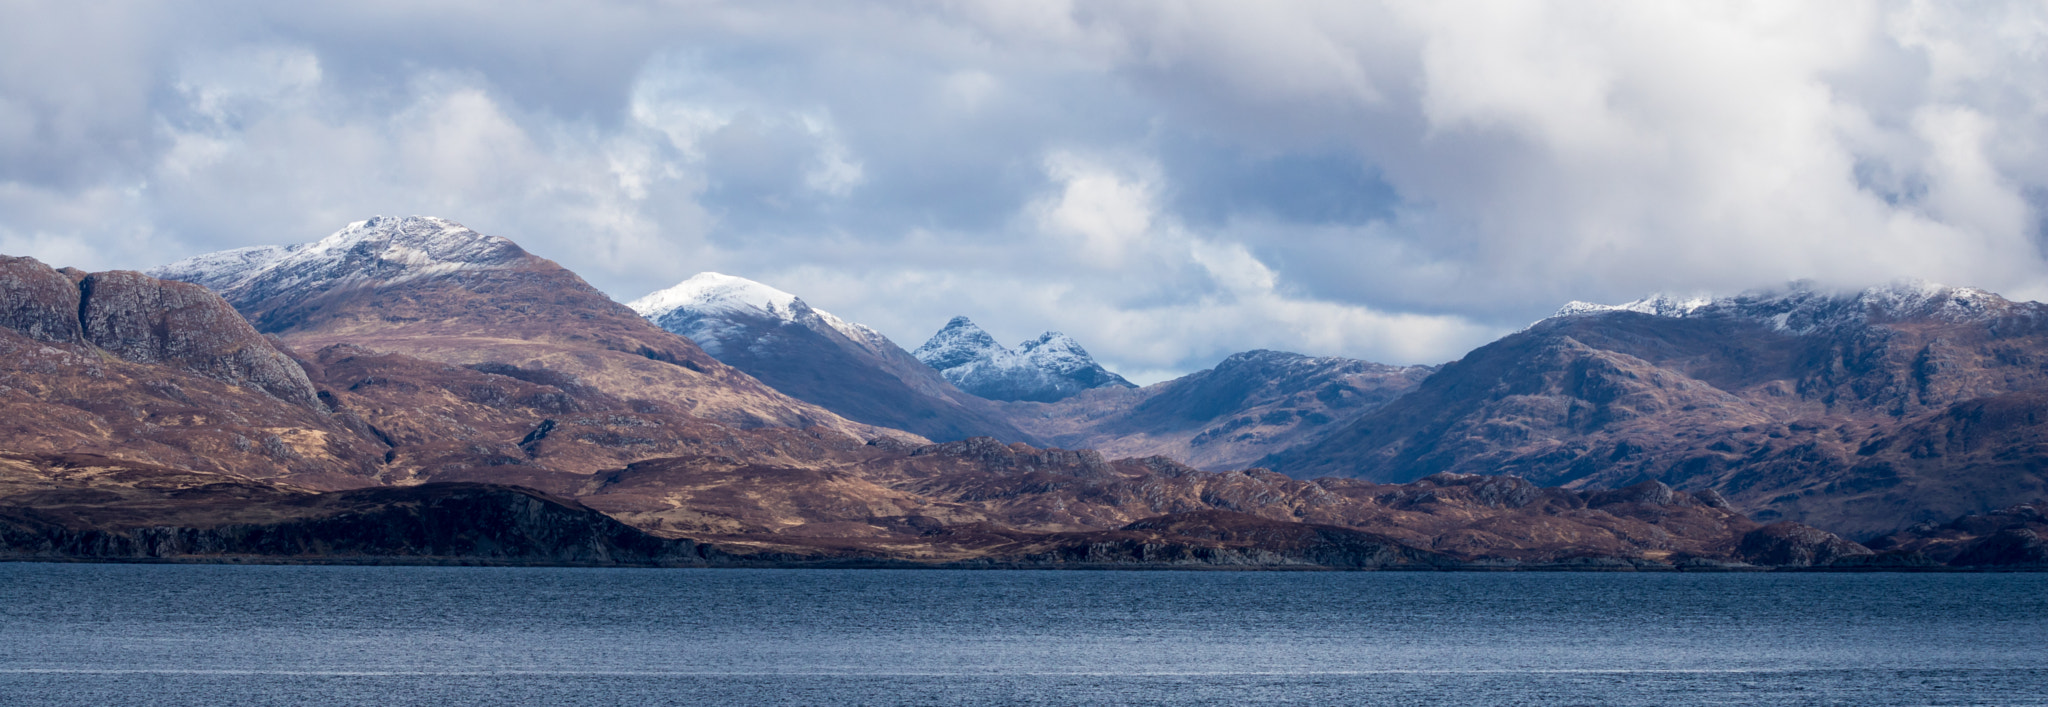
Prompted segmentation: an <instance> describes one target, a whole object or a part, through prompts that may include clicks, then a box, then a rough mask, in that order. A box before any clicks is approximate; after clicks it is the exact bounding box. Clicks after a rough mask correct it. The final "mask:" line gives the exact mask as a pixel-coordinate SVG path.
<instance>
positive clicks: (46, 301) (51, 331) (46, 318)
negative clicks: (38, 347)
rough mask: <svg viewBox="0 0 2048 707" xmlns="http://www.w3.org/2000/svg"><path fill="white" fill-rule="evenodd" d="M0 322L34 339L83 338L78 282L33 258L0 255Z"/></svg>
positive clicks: (68, 341)
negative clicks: (79, 312)
mask: <svg viewBox="0 0 2048 707" xmlns="http://www.w3.org/2000/svg"><path fill="white" fill-rule="evenodd" d="M0 326H4V327H6V328H8V329H12V330H14V331H16V332H19V333H21V335H23V336H26V337H28V338H31V339H35V340H37V341H46V342H50V343H58V344H71V343H78V342H80V341H83V340H84V338H85V333H84V332H83V331H82V330H81V329H80V327H79V323H78V285H77V284H76V283H74V282H72V281H71V278H69V277H66V276H65V275H64V274H63V273H60V272H57V271H56V270H53V269H51V268H50V266H48V265H44V264H43V263H42V262H41V261H39V260H36V259H35V258H17V257H13V256H0Z"/></svg>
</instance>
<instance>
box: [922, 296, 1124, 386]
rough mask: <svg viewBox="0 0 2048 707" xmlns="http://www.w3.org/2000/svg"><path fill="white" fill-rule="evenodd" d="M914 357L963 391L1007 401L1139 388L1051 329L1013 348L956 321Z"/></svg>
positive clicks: (959, 319) (970, 323) (964, 321)
mask: <svg viewBox="0 0 2048 707" xmlns="http://www.w3.org/2000/svg"><path fill="white" fill-rule="evenodd" d="M910 355H912V356H915V357H917V360H919V361H923V362H925V364H926V365H928V366H931V367H932V368H934V369H937V370H938V371H939V375H940V376H942V377H944V378H945V379H946V380H947V381H949V382H951V383H953V384H954V385H956V386H959V387H960V388H961V389H962V390H965V391H967V392H969V393H974V394H975V395H980V396H983V397H991V398H997V399H1004V400H1015V399H1032V400H1055V399H1058V398H1062V397H1066V396H1067V395H1071V394H1073V393H1076V392H1079V391H1081V390H1085V389H1088V388H1097V387H1103V386H1120V387H1135V386H1132V385H1131V384H1130V382H1129V381H1126V380H1124V379H1123V378H1122V377H1120V376H1118V375H1116V374H1115V373H1111V372H1109V371H1108V370H1106V369H1104V368H1102V366H1101V365H1099V364H1097V363H1096V362H1095V359H1094V358H1093V357H1091V356H1089V355H1088V351H1087V350H1086V349H1083V348H1081V344H1080V343H1079V342H1076V341H1074V339H1073V338H1072V337H1069V336H1067V335H1065V334H1061V333H1059V332H1056V331H1048V332H1046V333H1044V334H1040V335H1039V336H1038V337H1037V338H1034V339H1031V340H1028V341H1025V342H1023V343H1021V344H1018V345H1017V348H1015V349H1009V348H1005V347H1003V346H1002V345H1001V344H998V343H996V340H995V337H993V336H989V334H988V332H986V331H983V330H982V328H981V327H979V326H975V324H974V322H973V321H971V320H969V319H968V318H966V317H954V318H953V319H952V321H949V322H947V323H946V326H945V328H943V329H940V330H939V332H938V333H937V334H934V335H932V338H931V340H929V341H926V342H925V343H924V345H923V346H919V347H917V350H916V351H912V352H910Z"/></svg>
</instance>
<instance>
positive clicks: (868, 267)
mask: <svg viewBox="0 0 2048 707" xmlns="http://www.w3.org/2000/svg"><path fill="white" fill-rule="evenodd" d="M113 7H114V9H115V11H88V10H84V9H79V7H78V6H76V5H74V4H65V3H54V2H49V3H41V2H27V3H11V4H7V5H5V6H0V250H4V251H5V252H9V253H21V254H28V255H36V256H38V257H45V258H46V259H50V260H57V261H63V262H72V263H77V264H80V265H84V266H88V267H144V266H148V265H151V264H155V263H157V262H161V261H164V260H168V259H171V258H174V257H178V256H182V255H187V254H190V253H193V252H197V251H200V250H207V249H215V248H223V247H232V246H239V245H249V244H254V243H276V242H291V241H303V240H310V239H312V238H317V237H319V236H321V235H324V234H325V233H327V232H330V231H332V230H333V229H334V228H337V227H339V226H340V225H341V224H344V223H346V222H348V221H351V220H355V219H359V218H363V217H365V216H367V215H371V214H378V213H384V214H406V213H432V214H436V215H441V216H446V217H449V218H453V219H456V220H458V221H462V222H464V223H468V224H469V225H471V226H473V227H476V228H479V229H481V230H484V231H486V232H490V233H496V234H499V235H504V236H507V237H510V238H513V239H515V240H518V241H519V242H521V243H522V244H525V245H526V246H528V247H529V249H531V250H534V251H535V252H537V253H540V254H542V255H544V256H547V257H551V258H555V259H557V260H559V261H560V262H562V263H563V264H564V265H567V266H569V267H571V268H572V269H575V270H577V271H578V272H579V273H581V274H583V275H584V276H585V277H586V278H588V279H589V280H591V281H592V282H593V283H594V284H597V285H598V286H600V287H602V288H605V289H606V290H607V291H609V292H611V293H612V294H614V295H617V296H620V297H623V298H630V297H634V296H637V295H639V294H642V293H644V292H646V291H649V290H652V289H655V288H657V287H660V286H664V285H667V284H670V283H672V282H674V281H676V280H679V279H681V278H683V277H687V276H688V275H690V274H693V273H695V272H698V271H700V270H711V269H716V270H723V271H729V272H736V273H739V274H743V275H749V276H753V277H757V278H760V279H764V280H768V281H770V282H771V284H776V285H778V286H780V287H783V288H785V289H789V290H792V291H795V292H797V293H798V294H800V295H803V296H804V297H806V299H808V300H810V301H812V302H813V303H814V304H817V305H819V306H821V307H825V308H827V309H830V310H833V311H835V312H837V313H839V314H841V315H844V316H848V317H849V318H853V319H856V320H860V321H867V322H869V323H871V324H874V325H876V326H878V327H880V328H881V329H882V330H883V331H885V332H888V333H890V334H891V335H892V336H896V337H898V338H900V339H903V340H904V343H906V344H907V345H915V344H916V343H917V341H918V340H919V339H921V337H922V336H923V335H925V334H927V333H929V331H930V330H932V329H934V328H936V327H937V326H938V325H939V324H940V323H942V322H944V321H945V319H946V318H947V317H949V316H951V315H953V314H968V315H970V316H974V317H975V318H976V319H977V320H978V321H981V322H983V323H984V325H985V326H988V327H989V328H991V329H992V330H994V331H996V332H998V333H1000V334H1003V335H1004V338H1006V339H1022V338H1024V337H1027V336H1030V335H1033V334H1036V333H1037V332H1038V331H1041V330H1044V329H1060V330H1065V331H1068V332H1069V333H1072V334H1074V335H1076V336H1077V337H1079V339H1080V340H1081V341H1082V342H1083V343H1084V344H1085V345H1087V346H1088V347H1089V348H1090V349H1091V351H1093V352H1094V353H1096V354H1097V355H1098V356H1100V357H1101V358H1103V359H1104V360H1107V361H1110V362H1112V363H1114V364H1116V365H1118V366H1122V367H1124V368H1125V369H1127V370H1129V371H1150V372H1152V373H1150V374H1144V375H1163V374H1164V373H1165V372H1178V371H1185V370H1188V369H1191V368H1194V367H1199V366H1205V365H1208V364H1210V363H1213V362H1214V361H1215V360H1216V359H1218V358H1221V357H1222V356H1223V355H1225V354H1228V353H1230V352H1233V351H1237V350H1242V349H1247V348H1253V347H1273V348H1287V349H1294V350H1300V351H1303V352H1305V353H1316V354H1343V355H1352V356H1360V357H1367V358H1381V359H1386V360H1394V361H1403V362H1409V361H1415V362H1435V361H1442V360H1447V359H1450V358H1454V357H1456V356H1458V355H1459V354H1461V353H1462V352H1463V351H1464V350H1465V349H1466V348H1468V347H1470V346H1471V345H1473V344H1475V343H1478V342H1480V341H1483V340H1484V339H1485V338H1486V337H1488V336H1491V335H1493V334H1494V333H1497V332H1499V331H1503V330H1505V329H1510V328H1514V327H1518V326H1520V325H1522V324H1524V323H1526V322H1527V321H1528V320H1529V319H1531V318H1533V317H1536V316H1540V315H1542V314H1543V313H1546V312H1548V311H1550V310H1551V309H1552V308H1554V307H1555V306H1556V305H1557V304H1558V303H1560V302H1563V301H1565V300H1569V299H1588V300H1607V301H1619V300H1625V299H1632V298H1634V297H1636V296H1639V295H1641V294H1643V293H1645V292H1648V291H1652V290H1679V291H1695V290H1711V291H1730V290H1739V289H1746V288H1751V287H1757V286H1768V285H1771V284H1775V283H1779V282H1783V281H1785V280H1790V279H1797V278H1815V279H1820V280H1822V281H1826V282H1832V283H1834V284H1841V285H1856V284H1860V283H1865V282H1874V281H1882V280H1891V279H1896V278H1901V277H1919V278H1927V279H1932V280H1937V281H1944V282H1950V283H1955V284H1970V285H1976V286H1982V287H1987V288H1990V289H1993V290H1999V291H2005V292H2008V293H2014V294H2032V295H2035V296H2040V295H2044V294H2048V262H2044V260H2043V257H2042V246H2043V244H2042V241H2043V240H2044V239H2048V232H2044V213H2043V209H2044V207H2048V159H2044V157H2048V155H2044V154H2043V149H2044V145H2048V82H2042V81H2040V80H2039V78H2038V77H2040V76H2044V75H2048V8H2044V6H2042V5H2040V4H2038V3H2025V2H1993V3H1982V4H1973V5H1967V6H1965V5H1956V4H1948V3H1931V2H1846V3H1830V4H1818V5H1801V4H1785V3H1732V4H1731V3H1720V4H1702V3H1687V2H1661V1H1644V2H1630V3H1604V4H1602V3H1583V2H1535V3H1518V4H1512V5H1506V4H1499V3H1464V2H1426V3H1425V2H1336V1H1332V2H1318V1H1314V0H1302V1H1298V2H1276V3H1227V2H1213V3H1212V2H1164V1H1162V2H1137V1H1128V2H1126V1H1113V2H1096V3H1066V2H1039V1H1019V2H950V1H935V2H928V3H920V4H912V5H861V6H856V5H852V4H823V5H820V4H804V3H788V4H785V3H778V2H768V3H744V4H739V3H732V4H728V3H722V2H715V1H714V2H702V3H690V4H680V5H662V6H651V5H628V4H621V5H592V6H576V7H573V8H572V7H568V6H562V7H553V6H545V5H535V6H521V7H518V8H494V9H493V10H492V11H490V12H483V11H478V10H475V9H474V8H471V7H468V6H464V5H461V4H445V3H440V4H437V3H390V4H371V5H365V6H301V5H293V4H284V5H277V4H268V5H262V4H241V3H238V2H233V1H231V0H221V1H220V2H215V3H199V4H196V5H193V6H190V7H188V8H181V10H180V11H178V12H168V11H165V10H162V9H160V6H158V5H155V4H151V3H137V4H131V5H115V6H113ZM421 38H426V39H424V40H422V39H421ZM1274 165H1281V166H1283V167H1284V166H1286V165H1295V166H1294V167H1289V168H1285V169H1282V168H1278V167H1274V168H1271V169H1267V168H1268V167H1272V166H1274ZM1302 165H1306V166H1305V167H1304V166H1302ZM1346 180H1349V181H1346ZM1204 185H1207V186H1204ZM1215 185H1224V186H1223V187H1217V186H1215ZM1198 187H1199V188H1198ZM1364 202H1371V203H1368V204H1365V206H1362V207H1359V208H1340V207H1347V206H1354V205H1357V204H1359V203H1364ZM1195 208H1201V209H1205V211H1204V212H1203V214H1202V216H1201V217H1200V218H1196V217H1193V216H1191V215H1190V214H1189V213H1188V211H1189V210H1191V209H1195Z"/></svg>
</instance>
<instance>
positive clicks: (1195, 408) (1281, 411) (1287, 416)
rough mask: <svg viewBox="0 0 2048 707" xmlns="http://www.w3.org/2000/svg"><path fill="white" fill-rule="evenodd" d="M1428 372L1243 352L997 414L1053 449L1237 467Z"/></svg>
mask: <svg viewBox="0 0 2048 707" xmlns="http://www.w3.org/2000/svg"><path fill="white" fill-rule="evenodd" d="M1432 370H1434V369H1432V368H1430V367H1427V366H1388V365H1384V364H1378V363H1372V362H1370V361H1359V360H1355V359H1347V358H1334V357H1322V358H1318V357H1311V356H1303V355H1300V354H1292V353H1286V352H1281V351H1247V352H1244V353H1240V354H1234V355H1232V356H1230V357H1229V358H1226V359H1224V360H1223V361H1222V362H1221V363H1218V364H1216V367H1215V368H1212V369H1209V370H1206V371H1197V372H1195V373H1191V374H1189V375H1186V376H1182V377H1180V378H1176V379H1173V380H1170V381H1166V382H1163V383H1156V384H1153V385H1149V386H1146V387H1144V388H1139V389H1135V390H1132V389H1124V388H1103V389H1098V390H1090V391H1086V392H1083V393H1081V394H1079V395H1075V396H1073V397H1070V398H1067V399H1065V400H1061V401H1058V402H1054V403H1030V402H1015V403H1008V404H1006V405H1005V406H1004V409H1005V410H1006V411H1007V412H1009V414H1010V415H1011V419H1012V420H1014V421H1015V422H1016V423H1017V425H1018V426H1019V427H1022V428H1024V429H1025V430H1028V431H1030V432H1031V433H1033V434H1035V435H1037V436H1038V437H1040V438H1042V439H1045V440H1048V441H1050V442H1051V443H1053V444H1056V445H1059V446H1063V447H1071V448H1076V449H1084V448H1085V449H1099V450H1102V451H1103V452H1104V453H1106V454H1111V455H1115V456H1154V455H1158V456H1166V457H1171V458H1174V459H1178V460H1180V461H1182V462H1184V463H1187V464H1190V465H1193V466H1195V467H1198V468H1203V469H1242V468H1245V467H1248V466H1252V465H1254V464H1256V463H1257V462H1258V461H1259V460H1260V459H1262V458H1264V457H1265V456H1266V455H1268V454H1271V453H1273V452H1276V451H1280V450H1285V449H1289V448H1292V447H1295V446H1299V445H1302V444H1306V443H1309V442H1312V441H1314V440H1316V439H1318V438H1319V437H1320V436H1321V435H1323V434H1325V433H1328V432H1330V431H1332V430H1335V429H1338V428H1341V427H1343V425H1344V423H1346V422H1349V421H1350V420H1352V419H1355V418H1357V417H1359V416H1360V415H1364V414H1366V413H1367V412H1370V411H1372V410H1374V409H1376V408H1378V407H1380V406H1382V405H1385V404H1387V403H1388V402H1389V401H1391V400H1393V399H1394V398H1397V397H1400V396H1401V395H1403V394H1405V393H1407V392H1408V391H1410V390H1413V389H1414V388H1415V386H1416V385H1418V384H1419V383H1421V381H1422V379H1423V378H1424V377H1426V376H1428V375H1429V373H1430V372H1431V371H1432Z"/></svg>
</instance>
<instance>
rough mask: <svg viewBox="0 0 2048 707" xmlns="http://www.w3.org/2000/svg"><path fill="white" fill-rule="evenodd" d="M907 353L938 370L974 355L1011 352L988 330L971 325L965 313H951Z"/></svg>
mask: <svg viewBox="0 0 2048 707" xmlns="http://www.w3.org/2000/svg"><path fill="white" fill-rule="evenodd" d="M910 355H911V356H915V357H917V360H919V361H923V362H925V365H928V366H931V367H932V368H936V369H939V370H941V371H943V370H946V369H948V368H955V367H958V366H961V365H965V364H967V363H969V362H972V361H974V360H977V359H983V358H989V359H995V358H1003V357H1006V356H1010V357H1014V356H1015V354H1013V353H1011V352H1010V350H1009V349H1006V348H1003V345H1002V344H998V343H996V338H995V337H993V336H989V334H988V332H986V331H983V330H982V328H981V327H979V326H975V324H974V321H973V320H970V319H968V318H966V317H954V318H952V319H951V320H949V321H947V322H946V326H945V327H944V328H941V329H939V332H938V333H936V334H933V335H932V338H931V339H929V340H927V341H925V342H924V345H923V346H919V347H917V350H916V351H912V352H910Z"/></svg>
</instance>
